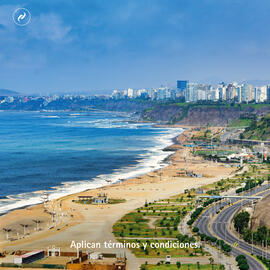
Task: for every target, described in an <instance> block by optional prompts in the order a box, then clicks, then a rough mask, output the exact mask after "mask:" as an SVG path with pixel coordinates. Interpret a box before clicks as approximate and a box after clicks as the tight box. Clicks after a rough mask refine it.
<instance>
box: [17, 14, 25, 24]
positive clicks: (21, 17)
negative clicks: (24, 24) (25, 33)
mask: <svg viewBox="0 0 270 270" xmlns="http://www.w3.org/2000/svg"><path fill="white" fill-rule="evenodd" d="M25 17H26V13H25V12H24V13H23V15H22V14H21V15H20V16H19V17H18V22H19V21H21V20H23V19H24V18H25Z"/></svg>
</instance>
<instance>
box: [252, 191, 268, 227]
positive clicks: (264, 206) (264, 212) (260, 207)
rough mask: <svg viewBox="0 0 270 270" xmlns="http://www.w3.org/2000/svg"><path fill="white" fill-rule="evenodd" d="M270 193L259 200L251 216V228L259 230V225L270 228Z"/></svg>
mask: <svg viewBox="0 0 270 270" xmlns="http://www.w3.org/2000/svg"><path fill="white" fill-rule="evenodd" d="M269 209H270V195H267V196H266V197H265V198H264V199H262V200H261V201H259V202H258V203H257V204H256V206H255V211H254V213H253V214H252V216H251V229H252V230H257V229H258V227H259V226H266V227H267V228H270V212H269Z"/></svg>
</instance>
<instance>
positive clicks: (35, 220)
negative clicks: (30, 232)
mask: <svg viewBox="0 0 270 270" xmlns="http://www.w3.org/2000/svg"><path fill="white" fill-rule="evenodd" d="M33 221H34V222H35V223H36V226H37V227H36V228H37V231H38V230H39V224H40V223H41V220H39V219H33Z"/></svg>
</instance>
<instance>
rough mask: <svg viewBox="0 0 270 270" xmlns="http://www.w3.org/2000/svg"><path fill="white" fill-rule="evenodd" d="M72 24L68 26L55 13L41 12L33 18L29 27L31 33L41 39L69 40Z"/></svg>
mask: <svg viewBox="0 0 270 270" xmlns="http://www.w3.org/2000/svg"><path fill="white" fill-rule="evenodd" d="M70 31H71V26H67V25H65V24H64V22H63V21H62V19H61V17H60V16H59V15H57V14H55V13H47V14H41V15H40V16H39V17H36V18H33V19H32V22H31V26H30V27H29V32H30V35H31V36H32V37H34V38H36V39H39V40H46V39H47V40H50V41H65V42H67V41H69V40H70V37H68V34H69V33H70Z"/></svg>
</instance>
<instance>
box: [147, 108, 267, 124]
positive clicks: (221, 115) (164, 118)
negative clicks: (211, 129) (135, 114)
mask: <svg viewBox="0 0 270 270" xmlns="http://www.w3.org/2000/svg"><path fill="white" fill-rule="evenodd" d="M267 113H270V105H269V104H263V105H261V104H260V106H258V105H257V104H252V105H247V104H245V105H238V104H237V105H202V104H185V103H183V104H165V105H157V106H155V107H154V108H153V109H148V110H146V111H144V113H143V114H142V119H143V120H146V121H156V122H158V121H159V122H163V123H166V124H182V125H194V126H196V125H207V124H210V125H212V126H221V125H227V124H228V123H230V122H231V121H233V120H235V119H238V118H239V117H240V116H243V115H250V114H255V115H266V114H267Z"/></svg>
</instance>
